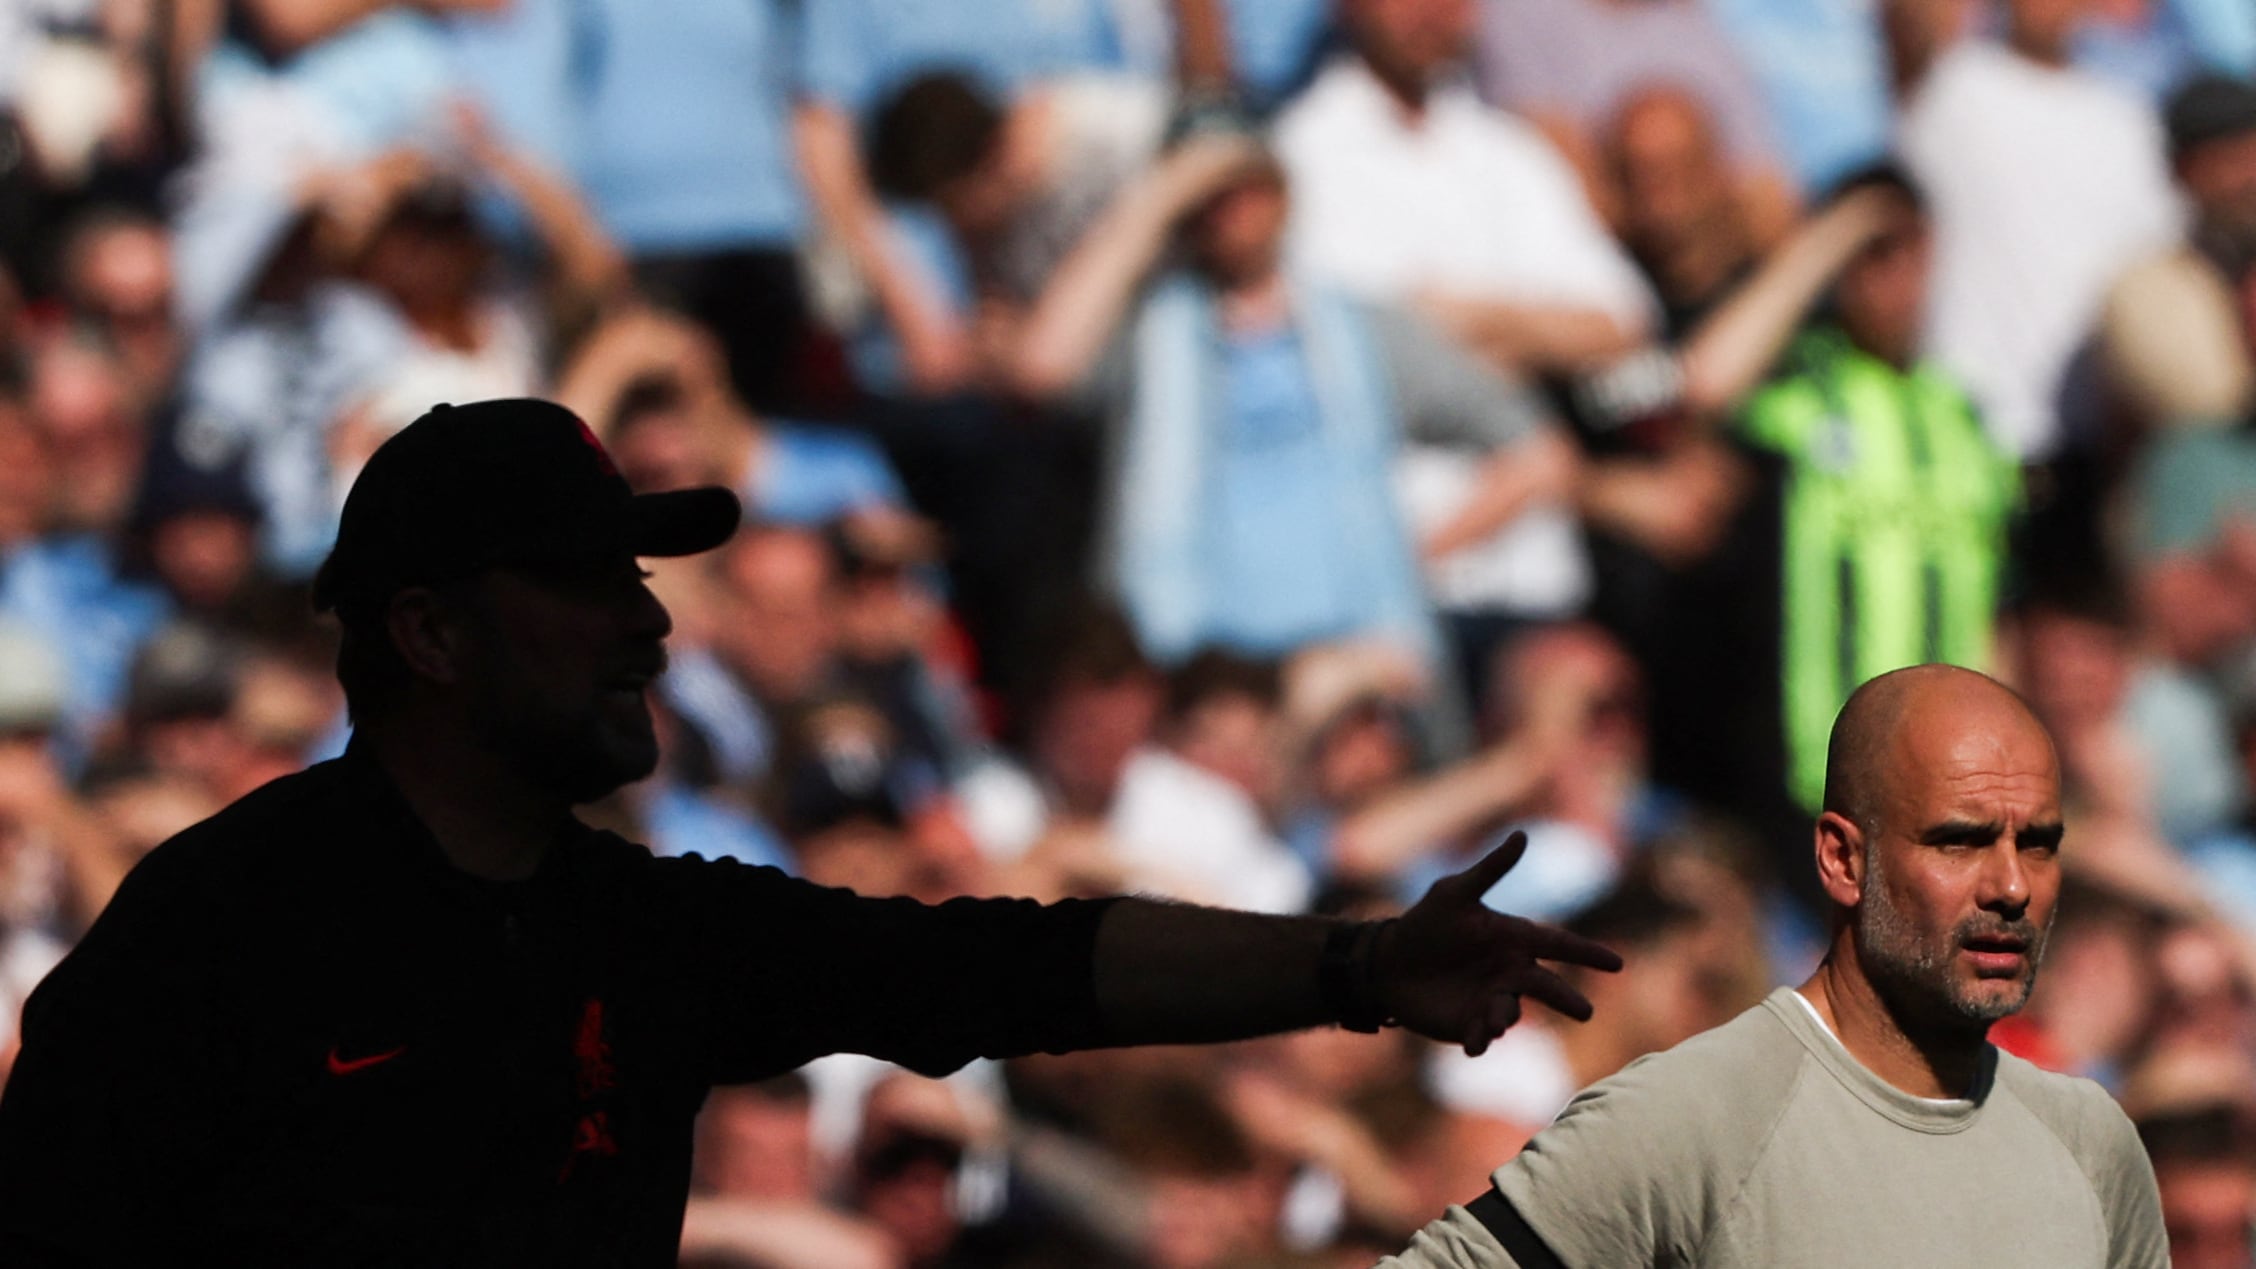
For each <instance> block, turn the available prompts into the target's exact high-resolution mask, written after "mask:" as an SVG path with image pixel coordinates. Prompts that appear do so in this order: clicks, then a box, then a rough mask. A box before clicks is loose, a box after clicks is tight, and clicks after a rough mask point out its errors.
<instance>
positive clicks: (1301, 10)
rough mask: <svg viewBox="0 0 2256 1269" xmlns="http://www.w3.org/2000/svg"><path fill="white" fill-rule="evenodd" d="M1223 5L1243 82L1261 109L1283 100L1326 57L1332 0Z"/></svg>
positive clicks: (1248, 0)
mask: <svg viewBox="0 0 2256 1269" xmlns="http://www.w3.org/2000/svg"><path fill="white" fill-rule="evenodd" d="M1222 7H1223V12H1224V15H1225V17H1226V19H1227V20H1228V22H1229V24H1230V60H1231V69H1232V70H1233V71H1235V72H1236V74H1237V79H1238V85H1239V87H1240V88H1241V89H1242V90H1243V91H1244V93H1245V95H1246V99H1247V100H1248V101H1249V102H1250V103H1251V104H1252V105H1253V106H1254V108H1255V109H1257V110H1267V109H1269V108H1271V107H1274V106H1276V105H1279V104H1280V103H1282V101H1283V100H1284V98H1285V97H1286V96H1287V95H1288V94H1290V93H1292V92H1294V91H1296V90H1298V89H1299V88H1300V87H1301V86H1302V85H1303V84H1305V83H1306V82H1307V80H1308V78H1309V76H1310V74H1311V73H1312V72H1313V71H1314V69H1315V63H1316V61H1317V60H1318V59H1319V58H1320V57H1322V56H1323V49H1322V46H1323V44H1324V42H1325V36H1326V35H1328V34H1329V33H1330V32H1331V29H1332V23H1331V18H1332V2H1331V0H1225V3H1224V4H1223V6H1222Z"/></svg>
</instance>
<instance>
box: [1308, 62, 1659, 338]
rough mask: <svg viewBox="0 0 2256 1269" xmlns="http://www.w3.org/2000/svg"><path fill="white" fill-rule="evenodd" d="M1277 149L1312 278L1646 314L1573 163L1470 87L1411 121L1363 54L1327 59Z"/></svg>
mask: <svg viewBox="0 0 2256 1269" xmlns="http://www.w3.org/2000/svg"><path fill="white" fill-rule="evenodd" d="M1276 146H1277V154H1278V156H1279V158H1281V159H1282V160H1283V162H1284V165H1285V169H1286V171H1287V172H1288V173H1289V174H1290V176H1291V179H1292V191H1293V221H1292V227H1291V230H1290V232H1289V234H1288V239H1287V242H1288V253H1289V255H1290V256H1291V258H1292V259H1293V261H1294V262H1295V264H1297V265H1298V266H1300V267H1302V268H1304V269H1306V270H1308V271H1309V272H1311V273H1313V274H1315V275H1316V276H1318V277H1321V278H1325V279H1328V280H1331V281H1333V282H1337V283H1339V284H1341V285H1344V286H1346V287H1347V288H1348V289H1350V290H1353V291H1356V292H1359V293H1361V294H1363V295H1365V296H1366V297H1368V298H1370V299H1372V300H1376V301H1381V302H1389V303H1398V304H1399V303H1401V302H1403V301H1405V300H1408V299H1410V298H1411V297H1413V296H1414V295H1416V294H1417V293H1419V292H1420V291H1428V290H1431V291H1436V292H1442V293H1447V294H1455V295H1460V296H1464V297H1466V298H1470V299H1493V300H1506V301H1514V302H1519V303H1529V304H1571V305H1577V306H1582V307H1589V308H1596V309H1601V310H1603V311H1605V312H1607V313H1610V314H1612V315H1614V316H1615V317H1617V318H1619V319H1620V320H1622V321H1623V322H1625V323H1628V324H1630V325H1644V324H1648V323H1649V322H1650V321H1651V320H1652V315H1653V301H1652V297H1651V295H1650V293H1649V292H1648V291H1647V290H1646V288H1645V283H1644V281H1643V280H1642V279H1641V278H1639V277H1638V274H1637V269H1636V266H1634V265H1632V264H1631V263H1630V261H1629V258H1628V256H1626V255H1625V254H1623V252H1622V249H1621V247H1620V246H1619V245H1617V244H1616V243H1615V242H1614V240H1613V239H1612V238H1611V237H1609V236H1607V233H1606V229H1605V226H1604V225H1603V224H1601V223H1600V222H1599V220H1598V217H1597V215H1596V213H1594V212H1593V211H1592V210H1591V208H1590V203H1589V201H1588V200H1587V199H1586V198H1585V197H1584V196H1583V191H1582V184H1581V182H1580V180H1578V179H1577V178H1576V176H1575V173H1574V169H1573V168H1572V167H1570V166H1569V165H1568V163H1567V161H1566V160H1565V159H1564V158H1562V157H1561V156H1560V155H1559V153H1558V151H1557V150H1555V149H1553V148H1552V147H1551V144H1550V143H1549V142H1547V141H1546V140H1544V138H1543V135H1542V134H1541V133H1540V132H1538V131H1536V130H1535V128H1534V127H1532V126H1531V125H1529V124H1527V123H1525V122H1522V121H1521V120H1519V119H1516V118H1514V117H1513V116H1511V115H1508V114H1506V113H1504V112H1503V111H1500V110H1495V109H1492V108H1491V107H1489V106H1486V105H1483V104H1482V103H1481V102H1480V100H1479V99H1478V98H1477V97H1475V96H1474V95H1473V90H1472V89H1471V87H1469V86H1467V85H1464V84H1451V85H1447V86H1444V87H1440V88H1436V89H1435V90H1434V91H1433V92H1432V94H1431V95H1430V96H1429V97H1428V98H1427V101H1426V108H1425V110H1424V112H1423V113H1422V114H1421V115H1419V116H1417V117H1412V116H1411V115H1409V114H1408V113H1406V112H1405V111H1404V110H1403V108H1402V106H1401V104H1400V103H1399V102H1397V101H1396V100H1395V99H1394V97H1393V96H1391V95H1390V94H1389V93H1388V92H1387V90H1386V88H1385V87H1384V86H1383V85H1381V84H1380V83H1379V81H1378V79H1377V77H1376V76H1374V75H1372V73H1371V71H1370V69H1369V68H1368V67H1366V66H1365V65H1364V64H1363V63H1362V62H1361V61H1359V60H1356V59H1353V58H1346V59H1342V60H1339V61H1335V62H1333V63H1332V64H1331V65H1330V66H1329V67H1327V68H1325V70H1324V72H1323V74H1321V75H1319V76H1318V77H1317V79H1316V82H1315V83H1314V84H1312V85H1310V86H1309V89H1308V92H1307V93H1306V94H1305V95H1304V96H1302V97H1301V98H1300V100H1299V101H1297V102H1295V103H1294V104H1293V105H1292V106H1291V107H1290V108H1289V109H1287V110H1286V111H1285V112H1284V114H1283V115H1282V116H1281V117H1280V118H1279V119H1278V122H1277V133H1276Z"/></svg>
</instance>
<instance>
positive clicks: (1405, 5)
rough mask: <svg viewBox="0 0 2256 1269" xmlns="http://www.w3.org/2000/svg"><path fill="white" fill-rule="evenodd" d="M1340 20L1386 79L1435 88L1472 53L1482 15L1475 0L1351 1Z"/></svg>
mask: <svg viewBox="0 0 2256 1269" xmlns="http://www.w3.org/2000/svg"><path fill="white" fill-rule="evenodd" d="M1342 16H1343V17H1344V18H1345V19H1346V22H1347V28H1348V30H1349V31H1350V32H1351V33H1352V34H1353V35H1354V37H1355V46H1356V48H1357V49H1358V50H1360V51H1361V52H1362V54H1363V56H1364V57H1365V58H1367V59H1368V60H1369V61H1370V63H1371V65H1372V67H1373V69H1375V70H1377V71H1378V73H1379V75H1380V76H1381V77H1382V78H1384V79H1387V80H1390V81H1392V80H1397V79H1400V80H1406V81H1409V82H1415V83H1420V84H1431V83H1433V82H1434V81H1435V80H1437V79H1440V78H1441V77H1442V76H1444V75H1446V74H1448V73H1449V72H1450V71H1452V70H1454V69H1456V68H1457V66H1458V65H1459V64H1460V63H1462V62H1463V61H1464V60H1465V57H1466V55H1467V54H1468V53H1470V52H1471V50H1472V45H1473V33H1474V29H1475V23H1476V21H1477V19H1478V17H1479V11H1478V10H1477V9H1476V8H1475V7H1474V5H1473V3H1472V0H1347V3H1346V4H1345V5H1343V6H1342Z"/></svg>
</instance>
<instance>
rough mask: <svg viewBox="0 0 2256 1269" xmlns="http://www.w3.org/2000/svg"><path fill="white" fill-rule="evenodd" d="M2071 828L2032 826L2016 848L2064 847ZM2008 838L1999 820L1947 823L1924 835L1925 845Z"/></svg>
mask: <svg viewBox="0 0 2256 1269" xmlns="http://www.w3.org/2000/svg"><path fill="white" fill-rule="evenodd" d="M2067 832H2068V830H2067V826H2066V825H2064V824H2062V823H2061V822H2060V821H2058V820H2054V821H2053V822H2051V823H2049V824H2030V825H2026V826H2024V827H2023V828H2022V830H2021V832H2020V834H2019V835H2018V837H2017V838H2016V842H2015V844H2016V845H2019V846H2028V847H2032V848H2035V849H2039V850H2045V849H2051V848H2054V847H2057V846H2059V845H2060V840H2061V838H2063V837H2065V836H2066V835H2067ZM2004 835H2005V825H2003V824H2000V823H1998V822H1997V821H1996V820H1944V821H1943V822H1942V823H1940V824H1937V825H1934V826H1933V827H1931V828H1929V829H1927V830H1926V831H1924V832H1922V833H1920V835H1919V842H1920V844H1921V845H1923V846H1984V845H1988V844H1989V843H1991V842H1994V841H1996V840H1997V839H1998V838H2000V837H2002V836H2004Z"/></svg>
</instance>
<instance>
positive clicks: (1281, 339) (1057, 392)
mask: <svg viewBox="0 0 2256 1269" xmlns="http://www.w3.org/2000/svg"><path fill="white" fill-rule="evenodd" d="M1286 211H1287V196H1286V190H1285V177H1284V174H1283V172H1282V171H1281V170H1280V169H1279V168H1278V167H1277V166H1276V164H1275V163H1274V162H1273V161H1271V160H1269V159H1268V158H1266V156H1264V155H1262V154H1261V153H1260V152H1258V151H1257V150H1256V149H1254V148H1253V147H1252V146H1251V145H1249V144H1248V143H1246V142H1245V141H1243V140H1238V139H1232V138H1227V137H1212V138H1201V139H1198V140H1194V141H1193V142H1191V143H1190V144H1188V145H1186V146H1185V147H1184V148H1182V149H1180V150H1178V151H1176V152H1175V153H1174V154H1173V155H1172V156H1171V157H1170V158H1169V159H1167V160H1166V161H1165V162H1164V163H1162V165H1161V166H1159V167H1158V168H1155V169H1154V170H1153V172H1152V173H1151V174H1150V175H1149V176H1148V177H1147V178H1146V179H1145V180H1144V181H1143V182H1141V183H1139V184H1138V185H1136V186H1133V187H1131V188H1130V189H1129V190H1127V191H1125V192H1124V193H1123V194H1122V196H1121V198H1120V199H1119V200H1118V201H1117V202H1116V203H1115V204H1114V206H1113V208H1112V209H1111V210H1110V211H1108V212H1107V213H1106V216H1105V218H1104V219H1103V220H1102V221H1101V222H1100V223H1099V225H1098V226H1097V228H1096V229H1095V230H1093V231H1092V232H1091V233H1090V234H1089V236H1088V237H1087V238H1086V239H1085V240H1084V241H1083V243H1082V244H1081V247H1080V248H1079V249H1077V250H1076V251H1075V253H1074V255H1073V256H1072V258H1071V259H1069V260H1068V261H1067V263H1066V265H1065V266H1064V267H1063V268H1061V269H1060V270H1059V271H1058V274H1057V276H1056V278H1055V279H1054V280H1053V282H1052V284H1051V286H1050V288H1049V290H1048V291H1047V292H1046V293H1045V294H1044V295H1043V297H1042V299H1041V301H1040V303H1039V304H1038V305H1037V306H1036V309H1035V312H1034V314H1033V316H1032V317H1031V318H1030V319H1029V321H1028V323H1027V330H1026V334H1025V336H1024V342H1023V345H1022V347H1021V349H1020V351H1019V354H1018V357H1017V365H1016V373H1015V375H1014V378H1015V380H1016V382H1017V384H1018V386H1019V388H1020V390H1021V391H1023V392H1025V393H1026V394H1028V395H1030V396H1035V397H1057V396H1064V395H1068V394H1075V395H1079V396H1082V397H1084V398H1086V399H1088V400H1090V401H1091V402H1092V403H1094V408H1095V409H1097V410H1098V411H1099V412H1100V413H1101V414H1102V416H1103V417H1104V419H1105V420H1106V425H1107V427H1108V429H1109V436H1110V440H1111V444H1112V447H1113V448H1114V450H1115V451H1116V452H1117V454H1118V458H1117V460H1116V462H1115V465H1114V467H1113V469H1112V471H1111V473H1110V476H1109V478H1108V481H1107V485H1108V490H1107V501H1108V503H1110V504H1111V506H1110V511H1109V515H1108V522H1107V525H1106V528H1105V538H1106V540H1107V541H1108V542H1109V543H1110V554H1109V556H1108V558H1107V559H1106V560H1105V561H1104V562H1103V566H1102V567H1103V570H1104V573H1105V575H1106V576H1107V577H1108V578H1109V579H1110V582H1111V584H1112V585H1113V586H1114V587H1115V588H1116V589H1117V591H1118V593H1119V595H1120V596H1121V598H1122V600H1123V602H1124V603H1125V605H1126V607H1127V609H1128V612H1129V613H1130V615H1131V616H1132V617H1133V618H1134V619H1135V621H1136V625H1137V630H1138V633H1139V634H1140V636H1141V637H1142V639H1143V640H1144V642H1145V645H1146V646H1147V647H1148V648H1149V649H1150V651H1151V652H1152V654H1153V655H1154V656H1156V657H1158V658H1160V659H1161V660H1163V661H1178V660H1180V659H1182V658H1183V657H1185V656H1187V655H1188V654H1189V653H1191V652H1192V651H1193V650H1195V649H1196V648H1198V647H1199V646H1201V645H1204V644H1208V643H1220V644H1225V645H1228V646H1232V647H1234V648H1237V649H1239V650H1241V651H1248V652H1253V653H1257V654H1263V655H1272V656H1274V655H1282V654H1285V653H1289V652H1291V651H1292V650H1293V649H1295V648H1297V647H1300V646H1303V645H1306V644H1308V643H1312V642H1317V641H1322V640H1331V639H1341V638H1350V637H1371V638H1381V639H1387V640H1392V641H1395V642H1396V643H1398V644H1400V645H1401V646H1404V647H1406V648H1409V649H1412V650H1414V651H1415V652H1416V653H1418V654H1419V655H1422V656H1425V657H1428V658H1433V657H1435V656H1436V654H1437V653H1438V651H1439V645H1438V641H1437V639H1436V636H1435V634H1434V632H1433V630H1432V626H1431V620H1432V619H1431V615H1430V613H1429V612H1428V609H1427V605H1426V601H1425V598H1424V596H1423V595H1422V594H1421V593H1420V590H1421V588H1420V584H1419V577H1418V573H1417V568H1416V560H1417V558H1418V557H1417V555H1414V554H1413V549H1415V550H1416V551H1417V552H1418V553H1419V554H1422V555H1425V556H1429V557H1430V556H1436V555H1442V554H1446V553H1447V552H1448V551H1449V550H1451V549H1453V548H1454V547H1455V546H1456V545H1458V544H1460V543H1462V542H1465V541H1478V540H1481V539H1484V538H1486V537H1487V536H1488V535H1489V534H1490V533H1491V532H1492V531H1493V530H1494V529H1495V528H1496V527H1497V526H1500V525H1504V524H1508V523H1511V522H1512V521H1513V520H1515V519H1516V518H1518V517H1519V516H1521V515H1522V513H1523V512H1524V511H1525V510H1526V509H1527V508H1529V507H1531V506H1535V505H1539V504H1540V503H1541V502H1542V501H1544V500H1546V499H1556V498H1558V497H1561V496H1563V494H1564V492H1565V487H1566V484H1567V482H1568V480H1569V479H1571V473H1572V461H1571V458H1570V453H1571V451H1570V449H1569V447H1568V446H1567V444H1566V443H1565V441H1564V440H1563V439H1562V438H1560V437H1559V436H1557V434H1556V433H1554V432H1552V431H1551V430H1550V429H1549V426H1548V424H1547V420H1546V418H1545V416H1544V415H1543V413H1542V412H1541V411H1540V408H1539V407H1538V406H1536V405H1535V404H1534V403H1532V402H1531V401H1530V399H1529V398H1528V397H1527V396H1526V395H1525V394H1524V393H1522V392H1520V391H1518V390H1516V389H1515V388H1514V387H1512V386H1511V385H1509V384H1507V383H1506V382H1504V381H1502V380H1500V379H1498V378H1496V377H1495V376H1494V375H1492V374H1490V373H1489V372H1487V371H1486V370H1485V369H1484V368H1482V367H1481V366H1479V365H1478V364H1477V363H1475V362H1473V361H1472V360H1471V359H1469V358H1467V357H1465V356H1464V355H1463V354H1461V353H1459V352H1458V351H1457V350H1456V349H1455V348H1453V347H1452V346H1451V345H1450V344H1448V343H1447V342H1446V341H1445V340H1443V339H1441V338H1440V337H1438V336H1437V335H1435V334H1433V333H1431V332H1430V331H1428V330H1427V329H1426V328H1424V327H1422V326H1421V325H1419V324H1418V323H1416V322H1415V321H1413V320H1410V319H1407V318H1404V317H1402V316H1400V315H1397V314H1394V313H1390V312H1388V311H1385V310H1379V309H1370V308H1366V307H1364V306H1362V305H1360V304H1358V303H1356V302H1354V301H1352V300H1350V299H1349V298H1348V297H1347V296H1346V295H1344V294H1342V293H1341V292H1340V291H1338V290H1336V289H1333V288H1331V287H1328V286H1325V285H1323V284H1319V283H1300V282H1296V281H1294V280H1293V279H1292V278H1291V277H1290V275H1289V274H1288V273H1287V272H1286V271H1285V268H1284V262H1283V259H1282V246H1283V235H1284V222H1285V217H1286ZM1179 231H1180V232H1184V233H1185V234H1186V236H1187V238H1188V246H1189V250H1190V253H1191V258H1192V262H1191V265H1190V267H1188V268H1184V269H1180V270H1172V271H1169V272H1166V273H1164V274H1162V275H1160V276H1159V278H1158V280H1157V281H1156V282H1155V283H1154V284H1153V285H1152V286H1151V287H1150V289H1149V290H1148V291H1145V292H1143V293H1142V297H1141V300H1140V302H1139V289H1140V288H1143V287H1144V285H1145V283H1146V280H1147V279H1148V278H1150V277H1152V275H1153V273H1154V270H1155V266H1157V265H1158V264H1159V262H1160V259H1161V257H1162V253H1163V252H1164V251H1165V249H1166V248H1167V246H1168V245H1169V243H1170V241H1171V239H1172V238H1173V237H1174V236H1175V234H1176V233H1178V232H1179ZM1398 435H1406V436H1409V437H1414V438H1423V439H1425V440H1428V441H1429V442H1433V443H1438V444H1448V445H1452V446H1455V447H1457V448H1458V449H1459V450H1461V451H1463V453H1464V454H1465V455H1466V456H1467V457H1466V459H1465V461H1466V463H1467V464H1468V465H1469V467H1470V468H1471V470H1472V471H1473V473H1474V476H1473V487H1472V488H1471V489H1470V490H1468V497H1467V500H1466V504H1467V505H1464V506H1461V507H1459V508H1457V509H1456V510H1455V511H1454V512H1453V513H1452V514H1451V515H1450V516H1449V517H1447V522H1446V523H1434V524H1431V525H1429V526H1424V528H1423V536H1422V539H1421V540H1420V541H1419V542H1418V543H1417V544H1416V546H1415V548H1413V544H1412V541H1411V539H1410V537H1409V533H1410V529H1409V526H1408V525H1406V524H1405V523H1404V517H1403V516H1402V515H1401V514H1400V512H1399V511H1398V510H1397V508H1396V505H1395V501H1394V493H1393V490H1392V488H1391V486H1390V484H1389V480H1388V475H1389V472H1390V470H1391V468H1392V466H1393V464H1394V462H1395V460H1396V449H1397V445H1396V437H1397V436H1398ZM1187 490H1196V491H1198V495H1197V496H1196V497H1185V491H1187Z"/></svg>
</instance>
